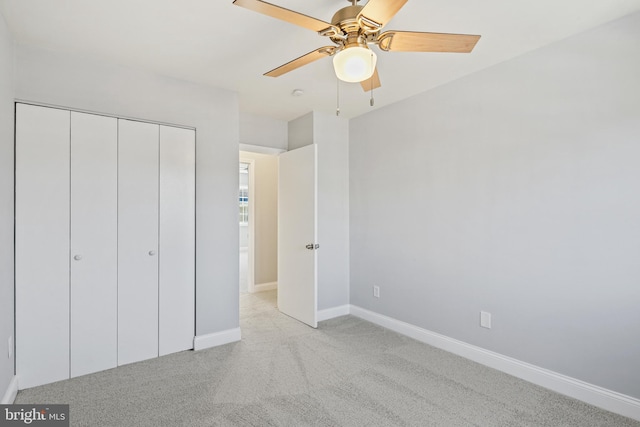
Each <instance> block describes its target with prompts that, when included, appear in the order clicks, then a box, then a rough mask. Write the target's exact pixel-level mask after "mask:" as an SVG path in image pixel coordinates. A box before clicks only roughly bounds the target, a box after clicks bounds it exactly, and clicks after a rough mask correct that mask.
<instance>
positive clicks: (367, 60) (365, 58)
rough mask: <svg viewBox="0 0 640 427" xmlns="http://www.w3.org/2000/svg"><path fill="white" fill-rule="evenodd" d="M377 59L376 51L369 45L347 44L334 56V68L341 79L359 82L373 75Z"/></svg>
mask: <svg viewBox="0 0 640 427" xmlns="http://www.w3.org/2000/svg"><path fill="white" fill-rule="evenodd" d="M377 59H378V58H377V56H376V54H375V52H374V51H372V50H371V49H369V48H367V47H363V46H360V45H355V46H347V47H345V48H344V49H342V50H341V51H340V52H338V53H336V54H335V55H334V56H333V68H334V70H335V72H336V76H337V77H338V78H339V79H340V80H342V81H345V82H349V83H357V82H361V81H364V80H367V79H369V78H370V77H371V76H372V75H373V72H374V70H375V69H376V61H377Z"/></svg>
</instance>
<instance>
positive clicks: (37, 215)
mask: <svg viewBox="0 0 640 427" xmlns="http://www.w3.org/2000/svg"><path fill="white" fill-rule="evenodd" d="M69 116H70V113H69V111H63V110H57V109H53V108H45V107H36V106H31V105H25V104H17V105H16V226H15V233H16V234H15V242H16V253H15V280H16V296H15V298H16V371H17V374H18V375H19V377H20V388H21V389H23V388H28V387H33V386H37V385H41V384H46V383H50V382H54V381H59V380H62V379H66V378H69V197H70V195H69V122H70V120H69Z"/></svg>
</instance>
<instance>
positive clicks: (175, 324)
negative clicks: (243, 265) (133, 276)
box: [159, 126, 195, 356]
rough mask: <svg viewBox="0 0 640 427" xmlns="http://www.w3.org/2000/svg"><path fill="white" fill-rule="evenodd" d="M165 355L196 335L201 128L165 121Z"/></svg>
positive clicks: (162, 141) (162, 191)
mask: <svg viewBox="0 0 640 427" xmlns="http://www.w3.org/2000/svg"><path fill="white" fill-rule="evenodd" d="M159 254H160V282H159V292H160V295H159V297H160V300H159V306H160V319H159V325H160V355H161V356H162V355H165V354H169V353H175V352H177V351H182V350H187V349H191V348H193V338H194V336H195V131H193V130H189V129H180V128H174V127H167V126H160V252H159Z"/></svg>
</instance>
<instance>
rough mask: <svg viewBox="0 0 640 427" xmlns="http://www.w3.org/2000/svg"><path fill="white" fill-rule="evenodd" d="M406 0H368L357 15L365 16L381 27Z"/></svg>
mask: <svg viewBox="0 0 640 427" xmlns="http://www.w3.org/2000/svg"><path fill="white" fill-rule="evenodd" d="M406 2H407V0H369V2H368V3H367V4H365V5H364V8H362V10H361V11H360V14H359V15H358V17H365V18H367V19H369V20H371V21H373V22H376V23H377V24H379V25H380V27H383V26H384V25H385V24H386V23H387V22H389V21H391V18H393V17H394V16H395V15H396V13H398V11H399V10H400V9H402V6H404V5H405V3H406Z"/></svg>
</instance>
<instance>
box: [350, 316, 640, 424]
mask: <svg viewBox="0 0 640 427" xmlns="http://www.w3.org/2000/svg"><path fill="white" fill-rule="evenodd" d="M349 312H350V313H351V314H352V315H354V316H356V317H359V318H361V319H364V320H367V321H369V322H371V323H375V324H376V325H380V326H382V327H385V328H387V329H391V330H392V331H395V332H398V333H400V334H402V335H406V336H408V337H411V338H413V339H415V340H418V341H421V342H423V343H426V344H429V345H432V346H434V347H437V348H440V349H442V350H445V351H448V352H450V353H454V354H457V355H458V356H462V357H464V358H467V359H470V360H473V361H474V362H478V363H481V364H483V365H486V366H489V367H491V368H494V369H497V370H499V371H502V372H505V373H507V374H510V375H513V376H514V377H518V378H521V379H523V380H525V381H529V382H531V383H533V384H537V385H539V386H542V387H545V388H548V389H550V390H553V391H555V392H558V393H561V394H564V395H566V396H569V397H573V398H574V399H578V400H581V401H583V402H586V403H589V404H591V405H594V406H597V407H599V408H602V409H606V410H607V411H611V412H615V413H617V414H620V415H624V416H625V417H629V418H633V419H635V420H638V421H640V400H639V399H636V398H633V397H631V396H627V395H624V394H622V393H617V392H615V391H611V390H608V389H606V388H603V387H599V386H596V385H593V384H589V383H586V382H584V381H580V380H577V379H575V378H571V377H568V376H566V375H562V374H559V373H557V372H553V371H550V370H548V369H544V368H540V367H538V366H535V365H531V364H529V363H526V362H522V361H520V360H517V359H513V358H511V357H508V356H504V355H502V354H499V353H494V352H492V351H489V350H485V349H483V348H480V347H476V346H474V345H471V344H467V343H465V342H462V341H458V340H456V339H453V338H449V337H447V336H445V335H441V334H438V333H435V332H431V331H429V330H426V329H422V328H420V327H417V326H414V325H411V324H409V323H405V322H402V321H400V320H396V319H394V318H391V317H388V316H384V315H382V314H378V313H374V312H372V311H369V310H366V309H364V308H360V307H358V306H354V305H351V306H350V309H349Z"/></svg>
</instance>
